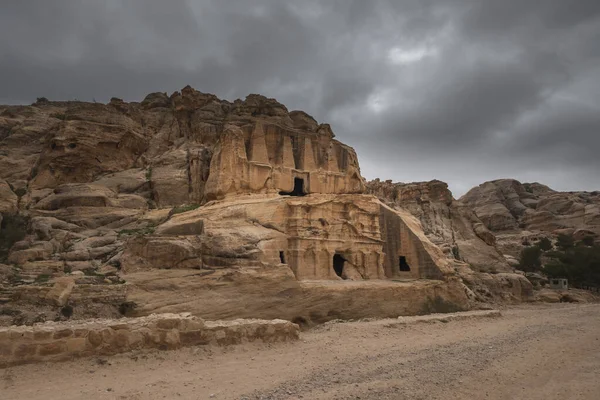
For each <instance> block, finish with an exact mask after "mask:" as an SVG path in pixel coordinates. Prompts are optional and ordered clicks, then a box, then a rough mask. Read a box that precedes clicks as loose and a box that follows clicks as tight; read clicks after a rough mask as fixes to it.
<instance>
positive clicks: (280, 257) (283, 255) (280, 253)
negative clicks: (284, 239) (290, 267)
mask: <svg viewBox="0 0 600 400" xmlns="http://www.w3.org/2000/svg"><path fill="white" fill-rule="evenodd" d="M279 261H281V263H282V264H285V253H284V252H283V251H280V252H279Z"/></svg>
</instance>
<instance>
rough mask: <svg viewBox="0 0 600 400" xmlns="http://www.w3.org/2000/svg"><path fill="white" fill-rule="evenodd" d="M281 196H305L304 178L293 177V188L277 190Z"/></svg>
mask: <svg viewBox="0 0 600 400" xmlns="http://www.w3.org/2000/svg"><path fill="white" fill-rule="evenodd" d="M279 194H280V195H282V196H298V197H301V196H306V192H305V191H304V179H302V178H294V190H292V191H291V192H283V191H282V192H279Z"/></svg>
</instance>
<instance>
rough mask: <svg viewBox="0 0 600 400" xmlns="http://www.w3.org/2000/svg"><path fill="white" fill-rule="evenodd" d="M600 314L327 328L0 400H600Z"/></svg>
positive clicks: (74, 378) (145, 358)
mask: <svg viewBox="0 0 600 400" xmlns="http://www.w3.org/2000/svg"><path fill="white" fill-rule="evenodd" d="M599 377H600V305H595V304H594V305H533V306H526V307H520V308H514V309H508V310H504V311H503V317H501V318H495V319H490V318H485V319H476V320H466V321H451V322H447V323H444V322H433V323H419V324H412V325H399V324H397V323H395V321H394V320H380V321H369V322H352V323H329V324H326V325H322V326H320V327H318V328H316V329H313V330H311V331H308V332H304V333H303V334H302V337H301V341H300V342H297V343H288V344H276V345H263V344H247V345H243V346H234V347H230V348H225V349H220V348H210V347H204V348H202V347H200V348H194V349H182V350H178V351H172V352H152V353H139V354H131V355H122V356H117V357H113V358H109V359H86V360H78V361H73V362H66V363H59V364H47V365H27V366H21V367H15V368H11V369H6V370H0V398H1V399H3V400H4V399H55V398H56V399H61V400H67V399H81V398H85V399H178V398H180V399H210V398H214V399H248V400H250V399H252V400H255V399H299V398H303V399H531V400H535V399H561V400H564V399H593V400H597V399H599V398H600V379H598V378H599Z"/></svg>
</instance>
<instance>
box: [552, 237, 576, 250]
mask: <svg viewBox="0 0 600 400" xmlns="http://www.w3.org/2000/svg"><path fill="white" fill-rule="evenodd" d="M574 246H575V239H573V236H571V235H565V234H564V233H561V234H559V235H558V237H557V238H556V247H558V248H559V249H561V250H563V251H565V250H569V249H572V248H573V247H574Z"/></svg>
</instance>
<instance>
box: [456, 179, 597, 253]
mask: <svg viewBox="0 0 600 400" xmlns="http://www.w3.org/2000/svg"><path fill="white" fill-rule="evenodd" d="M459 201H460V202H461V203H463V204H465V205H467V206H468V207H469V208H470V209H472V210H473V211H474V212H475V214H476V215H477V217H479V219H481V221H482V222H483V223H484V224H485V226H486V227H487V228H488V229H489V230H490V231H492V232H494V234H495V235H496V238H497V245H498V248H499V250H500V251H501V252H502V253H503V254H506V255H510V256H514V257H517V256H518V254H519V252H520V251H521V248H522V246H523V244H527V243H531V244H532V243H534V242H536V241H537V240H539V239H540V238H541V237H550V238H553V237H556V235H558V234H559V233H564V234H569V235H573V236H574V237H575V239H577V240H581V239H583V238H584V237H586V236H591V237H595V238H596V239H597V240H598V237H599V236H600V191H593V192H558V191H555V190H552V189H550V188H549V187H547V186H545V185H542V184H539V183H520V182H519V181H516V180H514V179H500V180H495V181H491V182H485V183H483V184H481V185H479V186H477V187H474V188H473V189H471V190H469V192H467V193H466V194H465V195H464V196H462V197H461V198H460V200H459Z"/></svg>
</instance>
